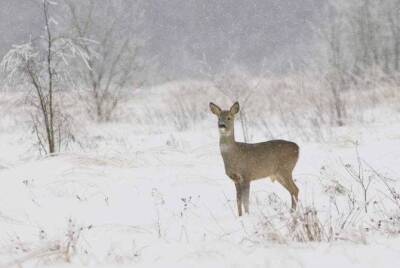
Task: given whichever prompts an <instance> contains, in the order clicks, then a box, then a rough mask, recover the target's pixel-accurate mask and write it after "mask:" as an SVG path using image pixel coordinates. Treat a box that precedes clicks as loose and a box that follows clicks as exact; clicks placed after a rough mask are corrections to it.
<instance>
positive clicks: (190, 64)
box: [0, 0, 323, 76]
mask: <svg viewBox="0 0 400 268" xmlns="http://www.w3.org/2000/svg"><path fill="white" fill-rule="evenodd" d="M35 1H36V0H0V3H1V6H0V32H1V33H2V37H1V39H0V53H1V54H4V52H5V51H7V49H9V48H10V47H11V45H12V44H15V43H21V42H24V41H26V40H29V37H30V36H31V35H33V36H35V35H38V34H39V32H40V30H41V27H42V26H41V21H42V18H41V16H40V9H39V8H38V7H37V5H36V4H34V2H35ZM127 1H129V0H127ZM98 2H99V4H100V3H101V1H100V0H99V1H98ZM320 2H323V1H318V0H243V1H242V0H148V1H146V3H147V4H146V10H145V22H146V23H145V25H146V26H145V30H146V32H147V34H148V36H149V37H150V39H149V41H148V42H147V48H146V52H147V54H148V55H152V56H155V57H157V58H158V60H159V61H160V65H161V68H162V69H163V70H164V71H168V72H170V73H171V75H172V76H174V75H178V76H179V75H190V74H192V73H194V72H196V69H197V68H199V66H200V65H201V64H206V65H209V66H210V67H211V68H214V69H216V70H217V69H218V68H221V66H222V65H223V62H227V61H228V60H229V61H231V62H235V63H237V64H239V65H241V66H244V67H245V68H248V69H249V70H252V71H257V69H260V66H261V63H262V62H264V64H265V66H266V68H268V70H273V71H285V70H286V69H288V68H290V66H291V63H294V64H295V65H301V64H306V63H307V61H306V60H307V58H308V57H309V54H310V53H312V51H313V46H314V44H313V38H312V36H313V35H312V31H311V28H310V25H311V24H312V23H314V22H315V21H316V20H317V19H316V18H317V17H318V14H319V11H320V9H321V4H320ZM199 64H200V65H199Z"/></svg>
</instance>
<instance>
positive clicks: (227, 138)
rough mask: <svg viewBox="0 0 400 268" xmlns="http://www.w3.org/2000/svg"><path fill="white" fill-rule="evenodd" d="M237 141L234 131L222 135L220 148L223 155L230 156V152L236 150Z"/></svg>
mask: <svg viewBox="0 0 400 268" xmlns="http://www.w3.org/2000/svg"><path fill="white" fill-rule="evenodd" d="M236 145H237V144H236V141H235V132H234V130H233V129H232V131H230V132H229V133H220V136H219V146H220V149H221V153H222V154H223V155H224V154H229V152H232V151H234V150H235V148H236Z"/></svg>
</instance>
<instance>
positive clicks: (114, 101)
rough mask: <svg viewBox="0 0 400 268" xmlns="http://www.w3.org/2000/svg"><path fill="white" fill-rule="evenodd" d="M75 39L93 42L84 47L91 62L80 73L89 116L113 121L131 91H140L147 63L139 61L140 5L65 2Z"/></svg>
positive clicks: (141, 44) (128, 2)
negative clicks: (133, 89)
mask: <svg viewBox="0 0 400 268" xmlns="http://www.w3.org/2000/svg"><path fill="white" fill-rule="evenodd" d="M65 3H66V4H67V7H68V10H69V11H70V15H71V16H70V25H69V27H70V29H71V34H72V36H73V37H74V38H78V39H81V40H82V39H83V40H88V39H89V40H92V42H91V43H90V44H89V43H86V44H85V45H84V46H83V49H84V51H85V53H86V54H87V55H88V57H89V59H88V61H87V62H85V64H87V66H85V65H83V64H81V65H82V66H81V68H79V69H78V71H77V72H76V76H78V77H80V78H81V80H82V82H83V88H82V90H83V91H82V90H81V95H80V96H81V97H82V99H83V100H84V101H85V102H86V105H87V111H88V113H89V115H90V116H91V117H92V118H93V119H96V120H98V121H109V120H110V119H111V117H112V115H113V112H114V111H115V109H116V108H117V106H118V104H120V102H121V100H123V99H124V97H125V94H124V93H126V89H127V88H130V89H132V88H137V87H140V86H141V85H142V83H143V81H144V79H143V76H142V71H143V69H144V68H143V66H144V64H143V61H141V60H140V58H139V52H140V49H141V48H142V46H143V44H144V43H143V38H141V37H139V34H138V33H139V32H140V30H139V27H140V23H141V21H142V14H141V9H140V2H139V1H115V0H114V1H112V0H106V1H103V2H102V5H99V4H98V2H97V1H95V0H81V1H75V0H65Z"/></svg>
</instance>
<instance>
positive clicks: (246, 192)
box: [241, 181, 250, 214]
mask: <svg viewBox="0 0 400 268" xmlns="http://www.w3.org/2000/svg"><path fill="white" fill-rule="evenodd" d="M241 187H242V195H243V196H242V200H243V205H244V212H245V213H247V214H249V199H250V182H248V181H246V182H243V183H242V185H241Z"/></svg>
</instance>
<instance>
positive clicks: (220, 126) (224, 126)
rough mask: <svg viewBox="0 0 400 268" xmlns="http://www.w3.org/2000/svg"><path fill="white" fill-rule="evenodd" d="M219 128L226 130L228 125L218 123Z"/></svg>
mask: <svg viewBox="0 0 400 268" xmlns="http://www.w3.org/2000/svg"><path fill="white" fill-rule="evenodd" d="M218 127H219V128H226V125H225V123H220V122H219V123H218Z"/></svg>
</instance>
